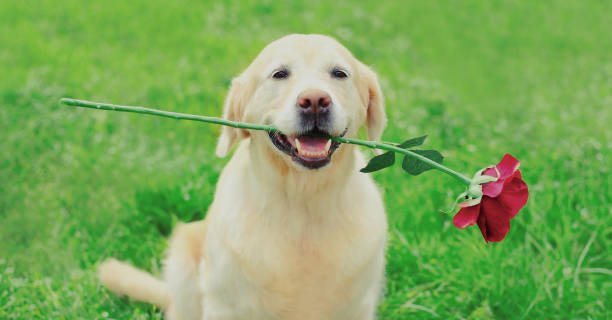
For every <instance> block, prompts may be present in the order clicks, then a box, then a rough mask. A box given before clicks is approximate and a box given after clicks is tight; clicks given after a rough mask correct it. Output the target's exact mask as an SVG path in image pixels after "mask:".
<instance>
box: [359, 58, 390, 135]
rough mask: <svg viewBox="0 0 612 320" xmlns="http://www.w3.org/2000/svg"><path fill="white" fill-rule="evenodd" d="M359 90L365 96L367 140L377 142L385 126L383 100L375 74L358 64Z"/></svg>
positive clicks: (385, 118) (385, 116) (385, 115)
mask: <svg viewBox="0 0 612 320" xmlns="http://www.w3.org/2000/svg"><path fill="white" fill-rule="evenodd" d="M359 69H360V70H359V76H360V81H359V82H360V87H361V88H360V90H361V91H362V92H364V94H365V99H366V100H365V101H366V104H367V118H366V126H367V128H368V139H370V140H373V141H378V140H380V138H381V137H382V133H383V130H385V126H386V125H387V114H386V113H385V99H384V97H383V94H382V90H381V89H380V84H379V83H378V77H377V76H376V73H374V71H372V69H370V68H369V67H367V66H366V65H364V64H362V63H359Z"/></svg>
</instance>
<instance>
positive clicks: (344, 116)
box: [216, 34, 386, 169]
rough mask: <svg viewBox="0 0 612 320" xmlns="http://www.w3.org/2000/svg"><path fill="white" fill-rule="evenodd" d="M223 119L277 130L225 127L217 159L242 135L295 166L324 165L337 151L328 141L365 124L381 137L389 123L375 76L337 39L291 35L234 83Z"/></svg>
mask: <svg viewBox="0 0 612 320" xmlns="http://www.w3.org/2000/svg"><path fill="white" fill-rule="evenodd" d="M224 117H225V118H226V119H228V120H232V121H241V122H250V123H258V124H266V125H273V126H275V127H276V128H278V129H279V130H280V131H281V132H282V133H265V132H249V131H246V130H240V129H235V128H231V127H224V128H223V131H222V133H221V137H220V138H219V143H218V145H217V151H216V152H217V155H219V156H221V157H223V156H225V155H226V154H227V153H228V151H229V149H230V148H231V147H232V146H233V145H234V143H235V142H236V141H237V140H238V138H240V137H247V136H251V139H252V141H251V144H259V145H261V144H265V145H266V147H267V148H269V149H270V151H271V152H275V153H277V154H278V155H280V156H282V157H283V158H284V159H285V160H286V161H288V162H291V163H292V164H298V166H299V167H302V168H304V167H305V168H309V169H317V168H321V167H324V166H325V165H327V164H328V163H329V162H330V161H331V158H332V154H333V153H334V151H336V149H337V148H338V147H339V144H338V143H335V142H332V141H331V140H330V139H329V136H342V135H347V136H348V137H354V136H356V134H357V131H358V130H359V128H360V127H361V126H362V125H363V124H366V125H367V130H368V136H369V139H370V140H378V139H379V138H380V136H381V135H382V131H383V129H384V127H385V124H386V115H385V112H384V105H383V96H382V92H381V90H380V86H379V84H378V80H377V77H376V74H375V73H374V72H373V71H372V70H370V68H368V67H367V66H365V65H364V64H363V63H361V62H359V61H358V60H357V59H355V58H354V57H353V55H352V54H351V53H350V52H349V51H348V50H347V49H346V48H345V47H343V46H342V45H341V44H340V43H338V42H337V41H336V40H334V39H332V38H330V37H326V36H322V35H301V34H295V35H289V36H285V37H283V38H281V39H279V40H276V41H274V42H272V43H270V44H269V45H268V46H266V47H265V48H264V49H263V50H262V52H261V53H260V54H259V55H258V56H257V58H256V59H255V60H254V61H253V62H252V63H251V65H250V66H249V67H248V68H247V69H246V70H245V71H244V72H243V73H242V74H240V75H239V76H238V77H237V78H235V79H234V80H233V81H232V86H231V88H230V91H229V93H228V95H227V99H226V102H225V109H224Z"/></svg>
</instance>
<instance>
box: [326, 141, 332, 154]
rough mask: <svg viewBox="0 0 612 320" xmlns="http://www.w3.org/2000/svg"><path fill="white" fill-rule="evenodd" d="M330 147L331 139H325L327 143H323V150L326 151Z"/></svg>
mask: <svg viewBox="0 0 612 320" xmlns="http://www.w3.org/2000/svg"><path fill="white" fill-rule="evenodd" d="M330 147H331V139H329V140H327V143H326V144H325V152H324V153H327V151H329V148H330Z"/></svg>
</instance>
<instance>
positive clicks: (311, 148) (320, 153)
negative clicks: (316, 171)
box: [288, 136, 331, 158]
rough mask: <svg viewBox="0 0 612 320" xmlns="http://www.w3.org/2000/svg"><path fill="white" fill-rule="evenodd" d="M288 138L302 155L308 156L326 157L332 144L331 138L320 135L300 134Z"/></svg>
mask: <svg viewBox="0 0 612 320" xmlns="http://www.w3.org/2000/svg"><path fill="white" fill-rule="evenodd" d="M288 140H289V142H290V143H291V144H292V145H293V146H294V147H296V149H297V150H298V154H299V155H300V156H303V157H307V158H320V157H325V156H327V152H328V151H329V148H330V146H331V140H329V138H325V137H320V136H299V137H291V138H289V139H288Z"/></svg>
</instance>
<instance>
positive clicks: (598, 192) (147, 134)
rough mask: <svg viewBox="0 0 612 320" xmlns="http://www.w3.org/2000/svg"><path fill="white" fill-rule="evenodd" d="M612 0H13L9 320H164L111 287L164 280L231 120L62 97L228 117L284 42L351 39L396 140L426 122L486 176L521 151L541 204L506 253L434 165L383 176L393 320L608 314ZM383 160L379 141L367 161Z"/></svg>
mask: <svg viewBox="0 0 612 320" xmlns="http://www.w3.org/2000/svg"><path fill="white" fill-rule="evenodd" d="M610 12H612V2H610V1H596V0H592V1H571V0H568V1H547V2H546V3H545V2H544V1H495V2H493V1H487V2H485V1H475V0H474V1H472V0H470V1H441V2H437V1H374V2H372V3H365V2H363V3H361V4H359V5H357V4H356V3H351V2H349V1H345V0H336V1H329V2H323V1H303V2H281V1H265V2H262V3H258V2H256V1H224V2H217V1H210V3H206V2H203V1H198V2H196V1H193V2H190V1H159V0H150V1H118V0H106V1H100V2H94V1H76V0H74V1H72V0H70V1H68V0H62V1H14V0H8V1H6V0H5V1H2V2H1V3H0V150H1V151H0V244H1V245H0V319H98V318H114V319H159V318H161V317H162V315H161V312H160V311H159V310H157V309H156V308H154V307H152V306H150V305H147V304H140V303H133V302H130V301H129V300H127V299H125V298H118V297H115V296H114V295H112V294H111V293H110V292H109V291H107V290H106V289H104V288H102V287H101V286H100V285H99V283H98V282H97V280H96V277H95V274H96V271H95V270H96V267H97V265H98V264H99V263H100V262H101V261H102V260H103V259H104V258H106V257H111V256H113V257H117V258H119V259H124V260H128V261H130V262H132V263H133V264H135V265H137V266H139V267H141V268H144V269H147V270H149V271H151V272H153V273H154V274H159V273H160V265H161V263H160V261H161V259H162V257H163V252H164V249H165V248H166V236H167V235H168V233H169V231H170V230H171V228H172V225H174V224H175V223H176V222H177V221H180V220H185V221H188V220H193V219H197V218H201V217H203V216H204V214H205V212H206V208H207V206H208V205H209V204H210V202H211V201H212V195H213V191H214V187H215V182H216V180H217V178H218V175H219V171H220V170H221V168H222V167H223V165H224V164H225V163H226V161H227V159H219V158H216V157H215V156H214V153H213V151H214V144H215V140H216V137H217V136H218V133H219V127H217V126H212V125H205V124H201V123H190V122H176V121H173V120H169V119H162V118H154V117H146V116H141V115H131V114H119V113H111V112H103V111H93V110H83V109H72V108H66V107H62V106H59V105H58V100H59V98H60V97H63V96H68V97H75V98H84V99H89V100H99V101H107V102H114V103H122V104H136V105H145V106H150V107H159V108H163V109H166V110H172V111H177V112H188V113H197V114H203V115H220V112H221V105H222V102H223V99H224V95H225V94H226V92H227V88H228V85H229V82H230V80H231V78H232V77H233V76H235V75H237V74H238V73H239V72H240V71H241V70H242V69H244V68H245V67H246V66H247V65H248V63H249V62H250V61H251V60H252V59H253V58H254V57H255V55H256V54H257V53H258V51H259V50H261V48H263V46H264V45H265V44H266V43H268V42H270V41H272V40H274V39H276V38H278V37H280V36H282V35H285V34H287V33H294V32H299V33H323V34H329V35H332V36H334V37H336V38H338V39H339V40H340V41H341V42H342V43H344V44H345V45H346V46H347V47H348V48H349V49H350V50H352V51H353V52H354V54H355V55H356V56H357V57H358V58H359V59H361V60H362V61H364V62H365V63H367V64H368V65H371V66H373V68H374V69H375V70H376V71H377V72H378V73H379V75H380V78H381V81H382V87H383V90H384V92H385V94H386V103H387V113H388V115H389V126H388V128H387V130H386V131H385V135H384V140H387V141H398V140H401V139H403V138H407V137H412V136H417V135H421V134H429V140H428V145H429V146H431V147H433V148H435V149H438V150H440V151H442V153H443V154H444V155H445V156H446V160H445V161H446V163H447V164H448V165H449V166H450V167H452V168H454V169H457V170H459V171H462V172H465V173H466V174H467V173H472V172H475V171H476V170H478V169H480V168H481V167H483V166H486V165H488V164H494V163H497V161H498V160H499V159H501V157H502V156H503V154H504V153H505V152H509V153H511V154H513V155H515V156H516V157H517V158H519V159H520V160H521V171H522V172H523V176H524V179H525V180H526V181H527V183H528V184H529V186H530V199H529V202H528V204H527V206H526V207H525V209H523V210H522V211H521V212H520V213H519V214H518V215H517V217H516V218H515V219H513V220H512V229H511V230H510V233H509V234H508V236H507V238H506V239H505V240H504V241H503V242H501V243H491V244H485V242H484V241H483V239H482V236H481V235H480V233H479V231H478V229H477V228H476V227H471V228H469V229H466V230H459V229H456V228H455V227H454V226H453V225H452V223H451V218H452V216H450V215H447V214H444V213H441V212H440V210H442V209H446V208H447V207H448V206H449V205H450V204H451V202H452V200H453V199H454V196H455V195H456V194H457V193H458V192H460V191H462V186H461V185H460V184H458V183H457V182H455V181H454V180H453V179H451V178H449V177H448V176H445V175H443V174H441V173H439V172H427V173H425V174H423V175H421V176H418V177H412V176H408V175H406V174H404V173H402V172H401V169H400V168H394V169H392V170H388V171H386V172H384V171H383V172H380V173H375V174H374V178H375V179H376V181H377V182H378V183H379V185H380V187H381V189H382V190H383V192H384V198H385V204H386V208H387V212H388V217H389V223H390V230H389V245H388V252H387V259H388V263H387V285H386V288H387V290H386V298H385V300H384V301H383V303H382V304H381V305H380V308H379V314H380V318H381V319H411V318H416V319H428V318H439V319H551V318H555V319H559V318H561V319H563V318H566V319H606V318H608V319H609V318H612V178H611V175H610V174H611V172H610V170H611V169H612V151H611V149H612V125H611V123H612V54H611V52H612V32H611V31H610V30H611V29H610ZM366 152H369V151H366Z"/></svg>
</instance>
